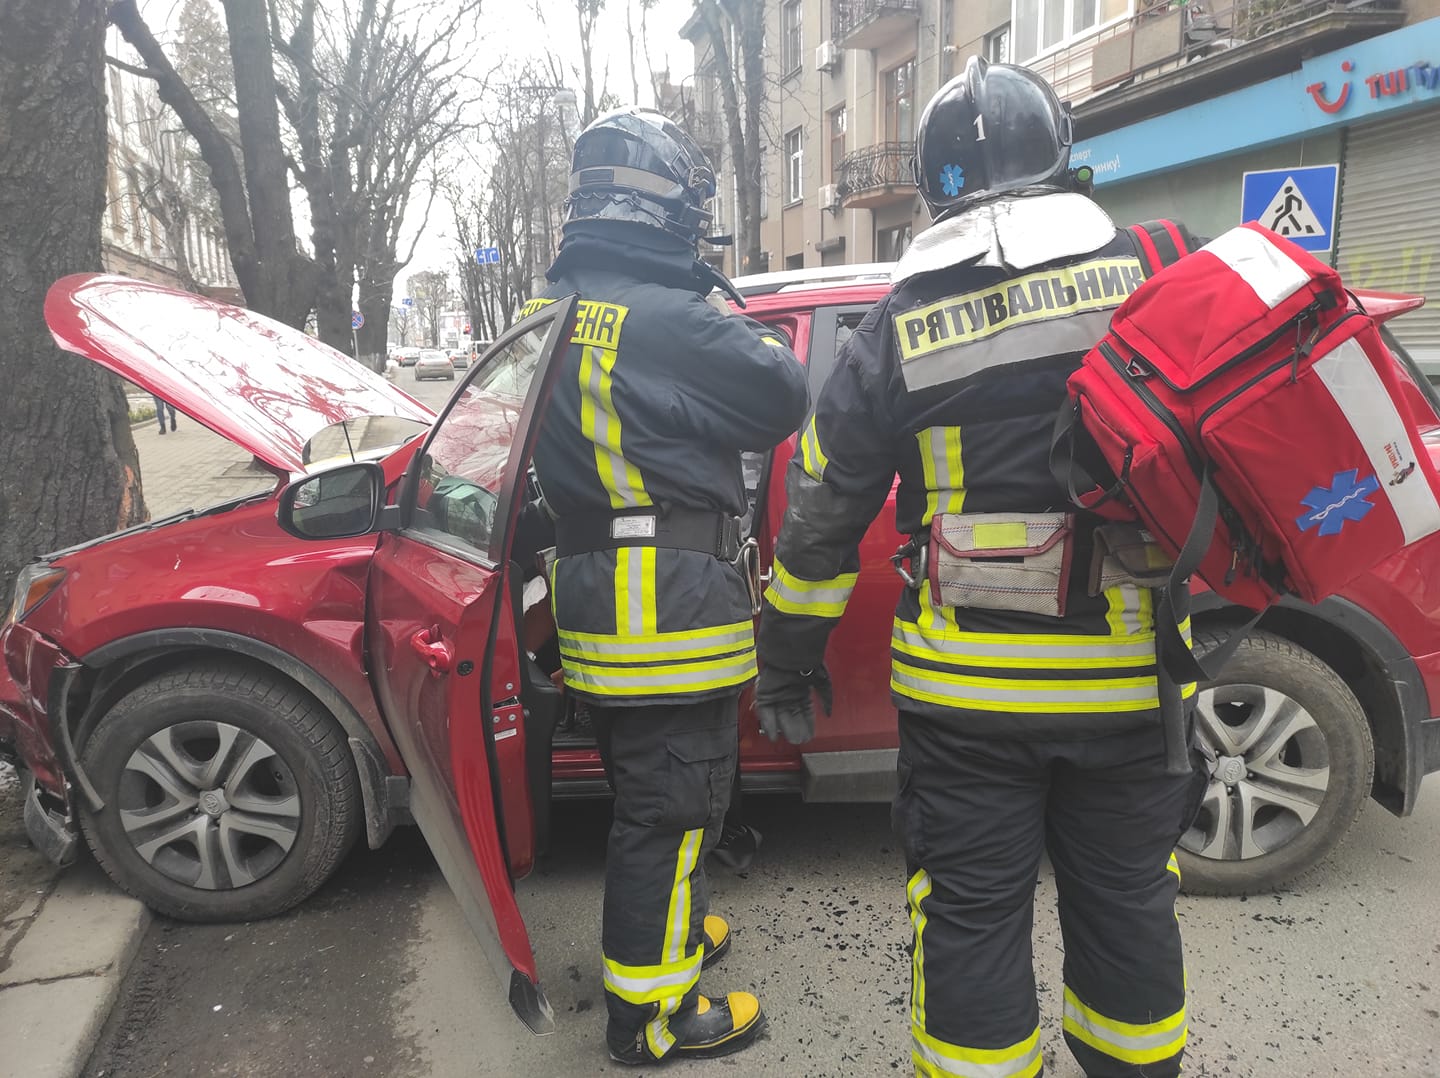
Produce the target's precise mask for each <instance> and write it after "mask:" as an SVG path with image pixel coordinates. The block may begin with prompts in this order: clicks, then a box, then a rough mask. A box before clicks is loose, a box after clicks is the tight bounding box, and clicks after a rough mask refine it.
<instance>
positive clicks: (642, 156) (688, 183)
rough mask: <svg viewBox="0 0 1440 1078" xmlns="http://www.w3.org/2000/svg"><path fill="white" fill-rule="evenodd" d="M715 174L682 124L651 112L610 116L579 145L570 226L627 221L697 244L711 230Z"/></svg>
mask: <svg viewBox="0 0 1440 1078" xmlns="http://www.w3.org/2000/svg"><path fill="white" fill-rule="evenodd" d="M714 197H715V172H714V170H713V169H711V167H710V163H709V162H708V161H706V160H705V154H704V152H703V151H702V150H701V149H700V147H699V146H698V145H696V143H695V140H694V139H692V138H691V137H690V136H689V135H687V134H686V133H685V132H684V131H683V130H681V129H680V127H679V126H678V125H676V124H675V123H673V122H672V121H671V120H670V119H669V118H667V117H666V116H665V115H664V114H663V113H660V112H656V111H655V110H654V109H642V108H638V107H635V106H630V107H627V108H620V109H616V110H615V111H613V112H607V113H606V114H605V115H604V116H601V117H600V118H599V119H597V120H595V122H594V123H592V124H591V125H590V126H589V127H587V128H585V130H584V131H582V132H580V137H579V138H577V139H576V140H575V153H574V155H573V157H572V158H571V164H570V197H569V198H568V199H567V201H566V203H565V209H566V212H565V223H566V224H567V225H568V224H570V223H571V222H574V221H596V220H599V221H629V222H632V223H635V224H641V225H647V226H649V227H651V228H658V229H661V230H663V231H665V232H667V233H669V234H671V235H673V236H678V237H679V238H681V239H683V240H684V241H685V242H686V243H688V244H690V245H691V246H694V245H696V244H698V242H699V241H700V239H701V238H702V237H704V236H705V235H706V234H707V232H708V231H709V229H710V223H711V220H712V218H713V215H712V213H711V211H710V209H709V205H708V204H709V202H710V200H711V199H712V198H714Z"/></svg>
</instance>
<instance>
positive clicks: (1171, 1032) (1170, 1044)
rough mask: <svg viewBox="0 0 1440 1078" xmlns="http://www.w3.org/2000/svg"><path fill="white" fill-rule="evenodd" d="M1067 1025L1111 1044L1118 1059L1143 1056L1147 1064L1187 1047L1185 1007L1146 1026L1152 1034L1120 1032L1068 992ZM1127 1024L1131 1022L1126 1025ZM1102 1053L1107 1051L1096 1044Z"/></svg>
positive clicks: (1066, 1002)
mask: <svg viewBox="0 0 1440 1078" xmlns="http://www.w3.org/2000/svg"><path fill="white" fill-rule="evenodd" d="M1065 1024H1066V1025H1067V1026H1069V1025H1073V1026H1076V1027H1077V1028H1079V1029H1080V1030H1083V1031H1084V1032H1085V1033H1087V1034H1089V1037H1090V1038H1091V1039H1092V1040H1094V1041H1100V1042H1102V1044H1104V1045H1110V1046H1111V1047H1112V1048H1113V1049H1114V1050H1115V1051H1114V1053H1113V1054H1114V1055H1115V1056H1116V1058H1118V1059H1125V1060H1127V1061H1128V1060H1129V1059H1130V1057H1131V1055H1132V1054H1134V1053H1140V1054H1143V1055H1144V1056H1145V1058H1146V1061H1149V1062H1153V1061H1154V1060H1157V1059H1167V1058H1169V1057H1170V1056H1172V1055H1174V1054H1175V1053H1176V1052H1178V1051H1180V1049H1181V1048H1183V1047H1184V1046H1185V1036H1186V1033H1187V1023H1186V1020H1185V1011H1184V1009H1183V1008H1182V1009H1181V1010H1179V1011H1178V1012H1176V1013H1175V1014H1173V1015H1171V1016H1170V1017H1169V1018H1162V1019H1161V1020H1160V1021H1158V1022H1151V1023H1148V1024H1147V1027H1146V1028H1153V1029H1154V1030H1155V1031H1154V1032H1152V1033H1121V1032H1119V1031H1118V1030H1116V1029H1112V1028H1111V1026H1112V1025H1120V1024H1122V1023H1118V1022H1113V1023H1109V1022H1102V1021H1099V1020H1097V1019H1096V1018H1094V1017H1092V1016H1091V1015H1090V1014H1088V1013H1086V1011H1085V1010H1084V1009H1083V1008H1082V1007H1080V1006H1079V1005H1077V1003H1076V1001H1075V999H1074V998H1073V996H1072V995H1071V993H1070V992H1069V990H1068V989H1067V990H1066V993H1065ZM1126 1024H1128V1023H1126ZM1096 1047H1097V1048H1099V1049H1100V1050H1101V1051H1104V1048H1103V1047H1101V1046H1100V1045H1096Z"/></svg>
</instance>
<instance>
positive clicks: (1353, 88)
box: [688, 0, 1440, 374]
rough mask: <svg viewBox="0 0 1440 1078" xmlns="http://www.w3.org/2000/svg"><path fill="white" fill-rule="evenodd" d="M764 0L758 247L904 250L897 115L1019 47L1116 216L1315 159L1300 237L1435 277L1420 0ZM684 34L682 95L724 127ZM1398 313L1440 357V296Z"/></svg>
mask: <svg viewBox="0 0 1440 1078" xmlns="http://www.w3.org/2000/svg"><path fill="white" fill-rule="evenodd" d="M756 2H757V3H758V2H761V0H756ZM763 3H764V6H765V15H766V33H765V38H766V44H765V49H764V53H765V56H764V59H765V67H766V72H767V88H768V96H767V100H766V103H765V117H764V127H765V136H764V142H765V146H764V151H765V152H764V167H763V177H764V183H765V192H766V198H765V206H764V213H763V220H762V222H761V228H760V232H761V237H762V246H763V248H764V250H765V252H766V254H767V256H768V257H767V258H766V259H765V262H764V267H763V268H767V269H770V270H779V269H785V268H801V267H816V266H824V265H832V264H843V263H862V262H869V261H886V260H889V259H892V258H895V257H897V256H898V255H899V254H900V253H902V252H903V251H904V249H905V247H906V246H907V245H908V244H909V242H910V239H911V237H913V235H914V234H915V233H917V232H918V231H920V230H921V229H923V228H924V227H926V225H928V224H929V218H928V215H927V214H926V213H925V210H924V208H923V205H922V204H921V203H920V201H919V199H918V198H917V196H916V194H915V190H914V186H913V184H912V183H911V178H910V176H911V173H910V168H911V166H910V161H911V157H912V156H913V153H914V137H915V123H916V121H917V120H918V118H919V114H920V112H921V111H922V110H923V109H924V106H925V104H926V102H927V101H929V99H930V97H931V96H932V95H933V94H934V93H935V92H936V90H937V89H938V88H939V87H940V86H941V85H943V84H944V82H945V81H947V80H948V79H949V78H951V77H952V76H953V75H954V74H957V73H958V72H960V71H962V70H963V69H964V65H965V63H966V61H967V60H968V59H969V57H971V56H974V55H979V56H984V57H986V58H987V59H990V60H996V61H1009V62H1018V63H1024V64H1027V65H1028V66H1030V67H1032V68H1033V69H1034V70H1036V71H1038V72H1040V73H1041V74H1043V75H1044V76H1045V77H1046V78H1047V79H1048V80H1050V82H1051V83H1052V85H1054V86H1055V88H1056V90H1057V92H1058V93H1059V94H1060V96H1061V97H1062V99H1064V100H1066V101H1068V102H1069V103H1070V104H1071V106H1072V107H1073V108H1074V111H1075V115H1076V121H1077V134H1078V142H1077V146H1076V151H1075V155H1074V163H1075V164H1077V165H1080V164H1087V165H1089V166H1091V167H1092V168H1093V169H1094V171H1095V175H1096V189H1095V193H1096V198H1097V200H1098V201H1099V202H1100V203H1101V204H1102V205H1104V206H1105V207H1106V208H1107V209H1109V210H1110V211H1111V213H1112V215H1114V216H1115V217H1116V218H1117V219H1125V220H1136V219H1145V218H1150V217H1158V216H1169V217H1179V218H1182V219H1184V220H1185V221H1186V223H1187V224H1189V225H1190V226H1191V227H1192V229H1194V230H1195V231H1196V232H1197V233H1200V234H1211V235H1213V234H1216V233H1218V232H1221V231H1224V230H1225V229H1227V228H1230V227H1232V226H1234V225H1236V224H1238V223H1240V221H1241V220H1242V219H1243V214H1242V191H1243V188H1244V184H1245V175H1246V173H1250V172H1259V171H1262V170H1283V169H1290V168H1300V167H1308V166H1313V165H1324V164H1330V165H1335V166H1338V168H1337V170H1336V174H1337V175H1338V182H1337V183H1336V185H1335V188H1336V189H1335V192H1334V196H1333V197H1334V202H1335V206H1336V210H1335V221H1334V222H1333V225H1331V226H1330V227H1329V228H1328V232H1329V233H1330V235H1329V236H1328V240H1329V246H1328V247H1327V248H1325V249H1324V250H1317V254H1318V255H1319V256H1320V257H1322V258H1326V259H1328V260H1330V261H1331V262H1332V263H1333V264H1335V265H1336V266H1338V268H1339V269H1340V270H1341V272H1342V274H1344V275H1345V277H1346V280H1347V281H1349V282H1350V283H1352V284H1353V285H1356V286H1359V287H1368V288H1381V289H1391V290H1395V291H1407V292H1418V293H1422V294H1424V293H1426V292H1427V291H1440V288H1437V283H1440V257H1437V256H1440V184H1437V183H1435V182H1434V181H1433V179H1431V175H1432V173H1433V171H1434V162H1435V161H1436V160H1437V148H1440V0H763ZM691 37H692V40H695V41H696V42H697V45H696V71H697V72H698V73H699V74H697V76H696V77H695V91H694V94H693V95H692V100H691V101H690V102H689V103H688V104H689V107H690V108H691V110H692V111H693V112H694V113H695V119H696V123H697V124H699V125H702V126H705V125H708V126H709V127H710V128H717V129H718V128H723V125H722V124H721V123H720V120H719V112H718V107H717V97H716V92H715V90H714V89H713V87H711V86H710V85H709V81H707V79H706V77H705V72H706V70H707V65H709V64H711V63H712V61H711V58H710V57H709V54H708V50H707V49H706V48H705V47H704V42H703V35H698V34H695V35H691ZM724 142H725V140H724V138H723V130H718V131H717V132H716V137H714V138H712V139H711V140H710V143H709V145H713V146H714V147H715V150H714V151H713V153H714V154H715V156H716V158H717V160H718V162H719V169H720V172H721V188H722V191H721V197H720V200H719V201H720V203H721V213H722V216H725V215H726V214H727V213H728V212H729V207H730V205H733V203H728V204H727V194H728V192H727V191H726V190H725V188H726V181H725V175H724V174H725V172H726V168H727V161H726V158H727V155H726V153H725V151H724ZM1277 182H1278V181H1277ZM1252 216H1253V214H1252ZM727 219H728V218H727ZM727 265H729V263H727ZM1396 326H1397V334H1398V335H1399V336H1400V338H1401V340H1402V341H1403V342H1404V343H1405V344H1406V345H1407V347H1409V348H1410V349H1411V351H1412V352H1413V353H1414V354H1415V355H1416V358H1417V359H1419V360H1420V361H1421V362H1422V364H1424V365H1426V366H1427V368H1429V369H1431V370H1433V371H1434V372H1435V373H1437V374H1440V301H1437V303H1436V304H1435V306H1434V308H1432V309H1431V310H1428V311H1420V312H1416V313H1414V314H1411V315H1408V316H1406V318H1404V319H1402V320H1400V321H1399V322H1397V323H1396Z"/></svg>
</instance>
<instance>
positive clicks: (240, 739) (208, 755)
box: [81, 664, 360, 921]
mask: <svg viewBox="0 0 1440 1078" xmlns="http://www.w3.org/2000/svg"><path fill="white" fill-rule="evenodd" d="M82 763H83V765H84V767H85V769H86V771H87V772H88V773H89V775H90V778H91V780H92V781H93V782H94V783H95V786H96V789H97V790H98V792H99V794H100V797H101V799H102V800H103V801H104V802H105V807H104V808H103V809H102V810H101V811H99V812H92V811H90V810H89V809H88V808H85V809H83V810H82V812H81V825H82V827H83V829H84V832H85V836H86V839H87V841H88V842H89V844H90V848H91V849H92V850H93V851H94V854H95V858H96V860H97V861H99V862H100V864H101V866H102V867H103V868H104V869H105V871H106V872H107V873H109V875H110V877H111V879H113V880H114V881H115V882H116V883H117V884H119V885H120V886H121V887H123V888H124V889H125V890H126V891H128V892H130V893H131V894H133V895H135V896H136V897H137V898H139V899H141V900H142V901H143V902H145V903H146V904H147V905H148V906H150V907H151V908H152V909H154V910H156V911H158V912H160V913H164V914H167V915H168V916H171V917H176V918H179V919H181V920H187V921H247V920H254V919H257V918H262V917H270V916H273V915H275V914H277V913H280V912H282V911H284V910H286V909H289V908H290V907H291V906H293V905H295V904H296V903H297V902H300V901H301V900H302V899H304V898H306V897H308V896H309V895H310V894H311V893H312V892H313V891H314V890H315V889H316V888H317V887H319V886H320V885H321V884H322V883H324V882H325V880H326V879H328V878H329V877H330V875H331V874H332V873H333V872H334V871H335V869H336V867H338V865H339V864H340V861H341V859H342V858H343V857H344V856H345V854H346V852H348V850H349V849H350V846H351V845H352V844H353V842H354V841H355V838H356V835H357V833H358V831H359V825H360V799H359V791H358V784H357V780H356V776H355V769H354V764H353V761H352V760H351V757H350V753H349V749H348V746H347V744H346V740H345V735H344V731H343V730H341V728H340V727H339V725H338V724H337V723H336V722H335V720H334V719H333V718H332V717H331V716H330V715H329V714H328V713H327V712H326V711H325V710H324V709H323V708H321V707H320V706H319V705H318V704H317V703H316V702H315V701H314V700H313V699H311V698H310V697H309V696H308V695H306V694H305V693H303V692H301V691H300V690H298V689H297V688H296V687H295V686H294V685H292V684H290V683H289V682H286V681H284V680H283V679H281V678H279V677H276V676H274V675H270V674H268V673H265V672H257V671H253V670H249V669H245V668H241V667H234V666H228V665H223V664H215V665H204V666H192V667H187V668H183V669H180V670H177V671H173V672H171V673H167V674H163V675H161V676H159V677H157V678H155V679H153V680H151V681H148V682H146V683H144V684H142V685H140V686H139V687H138V688H136V689H134V690H133V691H131V692H130V693H129V694H127V695H126V696H125V697H123V698H122V699H121V700H120V701H119V702H118V703H116V704H115V706H114V707H112V708H111V709H110V711H109V712H108V713H107V714H106V715H105V717H104V718H103V719H101V720H100V722H99V724H98V725H97V726H96V728H95V732H94V734H93V735H92V736H91V738H90V740H89V741H88V742H87V744H86V746H85V749H84V752H83V754H82Z"/></svg>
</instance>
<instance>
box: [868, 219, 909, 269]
mask: <svg viewBox="0 0 1440 1078" xmlns="http://www.w3.org/2000/svg"><path fill="white" fill-rule="evenodd" d="M912 238H913V233H912V231H911V228H910V226H909V225H896V226H895V227H894V228H877V229H876V230H875V261H876V262H898V261H899V260H900V256H901V255H903V254H904V253H905V250H906V248H908V247H909V246H910V240H911V239H912Z"/></svg>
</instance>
